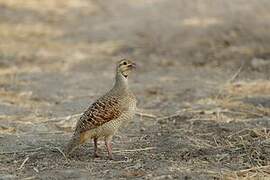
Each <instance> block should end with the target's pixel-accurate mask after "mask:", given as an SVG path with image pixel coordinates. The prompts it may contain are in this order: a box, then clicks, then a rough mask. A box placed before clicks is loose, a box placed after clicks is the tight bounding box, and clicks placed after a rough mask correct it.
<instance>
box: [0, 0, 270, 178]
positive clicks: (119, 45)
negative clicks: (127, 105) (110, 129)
mask: <svg viewBox="0 0 270 180" xmlns="http://www.w3.org/2000/svg"><path fill="white" fill-rule="evenodd" d="M269 10H270V1H269V0H260V1H257V0H231V1H224V0H216V1H213V0H204V1H202V0H167V1H166V0H136V1H134V0H125V1H123V0H114V1H108V0H106V1H102V0H27V1H22V0H0V40H1V42H0V122H1V123H0V144H1V147H0V152H2V153H0V175H2V176H3V177H5V178H15V177H24V178H27V177H33V179H35V178H45V177H58V178H61V177H67V178H85V177H89V172H91V173H90V174H92V175H93V177H95V178H121V177H122V178H130V177H144V178H160V179H162V178H165V179H166V178H177V177H178V178H179V177H187V178H207V179H208V178H211V177H218V178H220V177H221V178H224V177H227V178H235V174H236V175H237V176H239V177H244V178H245V177H249V176H250V175H254V173H257V174H256V176H258V177H266V176H267V172H268V174H269V172H270V171H269V168H268V165H269V157H270V156H269V153H270V149H269V147H270V146H269V145H270V143H269V142H268V139H269V128H270V125H269V123H268V121H269V118H267V117H269V112H270V109H269V108H270V97H269V95H270V82H269V78H270V33H269V28H270V11H269ZM120 58H130V59H133V60H134V61H136V63H137V64H138V69H137V71H136V72H135V73H133V74H132V76H131V77H130V85H131V88H132V89H133V91H134V92H135V94H136V95H137V98H138V107H139V109H140V112H143V113H142V114H141V116H138V117H136V118H135V120H134V121H133V122H130V124H129V126H128V128H126V129H124V130H122V131H121V132H120V135H119V136H118V137H116V139H115V140H114V143H115V146H116V149H118V150H116V151H119V152H118V153H119V156H125V157H127V159H128V160H126V161H124V163H121V161H119V162H118V163H116V164H117V165H115V164H114V163H110V162H107V161H106V158H104V159H101V160H99V161H93V159H92V158H91V156H90V155H89V152H90V150H89V149H91V148H92V145H91V144H87V145H86V146H85V147H83V148H82V149H81V151H78V152H77V154H79V155H81V156H78V157H76V158H77V159H76V158H75V159H73V160H72V162H71V163H70V162H66V160H65V158H64V157H63V156H62V155H61V153H59V152H58V151H57V148H55V147H59V148H60V149H61V148H63V147H64V145H65V143H66V139H68V138H69V137H70V135H71V132H72V128H73V126H74V123H75V122H76V119H77V116H74V115H76V114H79V113H81V112H83V110H84V109H85V108H86V107H87V106H88V105H89V104H90V103H91V102H93V101H94V100H95V99H96V98H97V97H99V96H100V95H101V94H103V93H104V92H106V91H107V90H108V89H109V88H110V87H111V86H112V84H113V77H114V70H115V62H116V61H118V60H119V59H120ZM224 129H225V130H224ZM243 129H244V130H246V131H243ZM202 133H204V134H203V135H202ZM241 133H242V134H241ZM254 133H255V135H254ZM242 136H243V137H245V138H247V139H245V138H244V139H243V138H242V140H241V138H240V139H239V137H242ZM213 137H215V140H213ZM225 137H226V138H225ZM227 137H228V138H229V139H227ZM224 138H225V139H224ZM258 140H259V142H260V143H261V146H258V148H259V149H255V150H254V151H253V149H252V147H254V143H255V144H256V143H258V142H257V141H258ZM123 142H127V143H123ZM241 143H242V144H245V149H243V148H242V146H241ZM256 147H257V146H256ZM38 148H40V149H38ZM137 148H142V149H143V148H146V149H145V151H144V150H143V151H142V152H141V151H138V152H137V151H134V153H125V152H122V151H121V150H125V149H137ZM147 148H149V149H148V150H147ZM151 148H152V149H151ZM239 148H240V150H239ZM241 148H242V149H241ZM249 148H251V149H249ZM267 148H268V149H267ZM26 149H28V150H29V149H30V150H29V152H28V151H26V152H25V150H26ZM55 149H56V150H55ZM213 149H214V150H215V151H213ZM14 150H15V151H18V152H15V153H12V152H13V151H14ZM255 151H256V152H257V154H256V153H255ZM251 152H252V153H255V154H256V155H254V154H252V153H251ZM104 153H105V152H104ZM250 154H252V155H250ZM105 156H106V154H105ZM27 157H28V159H27ZM239 157H241V158H239ZM55 158H58V159H59V162H57V163H56V162H55ZM25 159H27V161H26V162H25V164H23V166H22V167H21V165H22V163H23V162H24V160H25ZM104 164H106V165H105V166H103V165H104ZM164 167H165V168H164ZM255 167H256V168H258V167H261V168H259V170H258V169H256V170H254V168H255ZM267 168H268V169H267ZM202 169H207V171H202ZM265 169H266V170H265ZM191 170H192V171H191ZM258 172H259V173H258Z"/></svg>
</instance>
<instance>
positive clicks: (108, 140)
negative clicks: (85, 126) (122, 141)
mask: <svg viewBox="0 0 270 180" xmlns="http://www.w3.org/2000/svg"><path fill="white" fill-rule="evenodd" d="M105 145H106V148H107V151H108V155H109V159H111V160H112V159H113V156H112V138H111V137H109V138H105Z"/></svg>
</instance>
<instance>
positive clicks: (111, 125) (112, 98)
mask: <svg viewBox="0 0 270 180" xmlns="http://www.w3.org/2000/svg"><path fill="white" fill-rule="evenodd" d="M134 67H135V64H134V63H133V62H132V61H130V60H126V59H123V60H121V61H119V62H118V64H117V68H116V78H115V84H114V87H113V88H112V89H111V90H110V91H109V92H108V93H106V94H105V95H104V96H102V97H101V98H99V99H98V100H97V101H96V102H94V103H93V104H92V105H91V106H90V107H89V108H88V109H87V110H86V111H85V112H84V113H83V115H82V116H81V117H80V119H79V120H78V122H77V125H76V128H75V132H74V135H73V137H72V139H71V141H70V143H69V144H68V146H67V149H66V153H67V154H70V153H71V152H72V151H73V150H74V149H75V148H76V147H77V146H78V145H80V144H82V143H84V142H85V141H86V140H88V139H94V145H95V146H94V155H95V156H97V140H98V138H101V137H104V139H105V144H106V147H107V150H108V154H109V157H110V159H112V149H111V139H112V136H113V135H114V134H115V132H116V131H117V130H118V129H119V127H120V126H121V124H122V123H123V122H125V121H127V120H129V119H131V118H132V117H133V116H134V114H135V110H136V98H135V96H134V95H133V93H132V92H131V91H130V90H129V88H128V80H127V78H128V75H129V72H130V71H131V70H133V69H134Z"/></svg>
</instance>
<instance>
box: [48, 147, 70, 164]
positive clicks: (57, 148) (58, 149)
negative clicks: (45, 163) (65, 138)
mask: <svg viewBox="0 0 270 180" xmlns="http://www.w3.org/2000/svg"><path fill="white" fill-rule="evenodd" d="M51 148H52V149H56V150H57V151H58V152H60V153H61V154H62V155H63V157H64V158H65V159H66V161H69V160H68V158H67V156H66V155H65V153H64V152H63V151H62V150H61V149H60V148H59V147H51Z"/></svg>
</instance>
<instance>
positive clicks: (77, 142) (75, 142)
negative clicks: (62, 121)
mask: <svg viewBox="0 0 270 180" xmlns="http://www.w3.org/2000/svg"><path fill="white" fill-rule="evenodd" d="M80 144H81V143H80V134H74V135H73V137H72V138H71V140H70V142H69V143H68V144H67V147H66V149H65V154H66V155H69V154H71V153H72V152H73V151H74V150H75V149H76V148H77V147H78V146H79V145H80Z"/></svg>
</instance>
